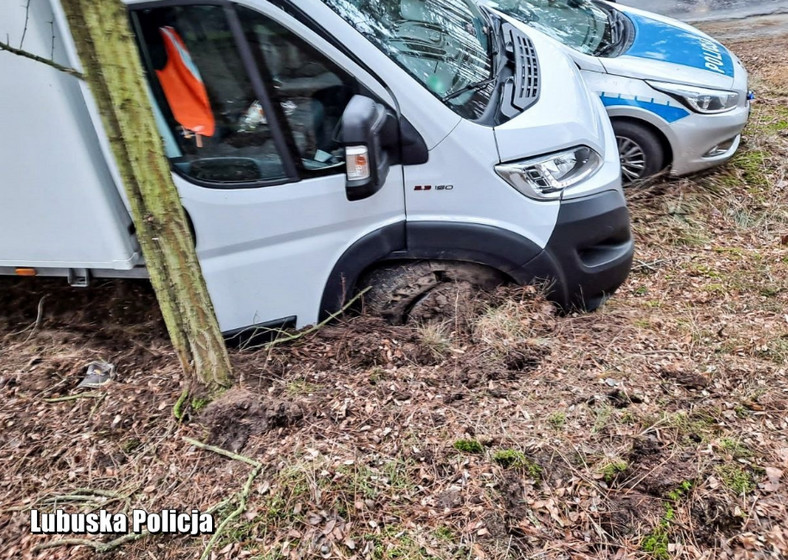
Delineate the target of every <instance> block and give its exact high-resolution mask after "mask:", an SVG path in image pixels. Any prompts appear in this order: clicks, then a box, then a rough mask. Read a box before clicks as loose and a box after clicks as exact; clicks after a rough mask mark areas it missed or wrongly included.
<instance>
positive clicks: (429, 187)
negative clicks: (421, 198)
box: [413, 185, 454, 191]
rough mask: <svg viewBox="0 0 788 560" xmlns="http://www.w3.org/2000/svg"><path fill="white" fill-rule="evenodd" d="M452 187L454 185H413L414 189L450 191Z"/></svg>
mask: <svg viewBox="0 0 788 560" xmlns="http://www.w3.org/2000/svg"><path fill="white" fill-rule="evenodd" d="M453 189H454V185H416V186H415V187H413V190H414V191H450V190H453Z"/></svg>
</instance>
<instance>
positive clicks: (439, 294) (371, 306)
mask: <svg viewBox="0 0 788 560" xmlns="http://www.w3.org/2000/svg"><path fill="white" fill-rule="evenodd" d="M504 282H506V276H505V275H504V274H502V273H501V272H499V271H497V270H494V269H492V268H489V267H487V266H483V265H480V264H476V263H466V262H453V261H446V262H443V261H414V262H400V263H396V264H387V265H384V266H381V267H379V268H376V269H374V270H372V271H371V272H370V273H368V274H366V275H365V276H364V277H363V278H362V280H361V288H362V289H363V288H365V287H368V288H369V290H368V291H367V292H366V293H365V294H364V310H365V311H366V312H368V313H371V314H374V315H380V316H382V317H383V318H384V319H386V320H387V321H388V322H390V323H392V324H394V325H403V324H405V323H407V322H428V321H435V320H445V319H448V318H450V317H452V316H454V314H455V312H456V310H457V309H458V307H460V306H461V305H462V302H463V301H467V298H470V297H472V296H473V294H474V292H475V290H483V291H490V290H493V289H494V288H496V287H498V286H500V285H501V284H503V283H504Z"/></svg>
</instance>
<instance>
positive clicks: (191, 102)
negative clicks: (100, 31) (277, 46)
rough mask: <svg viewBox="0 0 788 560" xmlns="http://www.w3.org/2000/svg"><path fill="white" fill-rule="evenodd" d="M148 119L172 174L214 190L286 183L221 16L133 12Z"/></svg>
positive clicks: (210, 10)
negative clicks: (150, 104) (149, 101)
mask: <svg viewBox="0 0 788 560" xmlns="http://www.w3.org/2000/svg"><path fill="white" fill-rule="evenodd" d="M136 18H137V22H138V32H139V33H140V34H141V37H139V41H140V44H141V46H142V47H143V49H142V50H143V57H144V58H145V61H146V63H147V66H148V78H149V81H150V84H151V90H152V92H153V98H154V104H155V107H154V115H155V117H156V121H157V124H158V126H159V130H160V132H161V134H162V137H163V138H164V141H165V149H166V152H167V156H168V157H169V159H170V161H171V163H172V165H173V167H174V168H175V169H176V170H177V171H179V172H180V173H182V174H183V175H185V176H187V177H189V178H192V179H196V180H198V181H204V182H207V183H216V184H217V185H222V186H229V187H232V186H233V185H235V184H238V183H256V182H261V181H272V180H273V181H277V180H282V179H284V178H285V177H286V174H285V170H284V167H283V165H282V160H281V157H280V155H279V153H278V151H277V149H276V145H275V143H274V140H273V138H272V136H271V132H270V127H269V124H268V121H267V118H266V115H265V114H263V111H262V108H261V106H260V102H259V101H258V100H257V98H256V96H255V94H254V92H253V88H252V85H251V81H250V79H249V77H248V76H247V74H246V71H245V69H244V66H243V62H242V59H241V57H240V55H239V53H238V49H237V47H236V42H235V39H234V37H233V34H232V32H231V31H230V28H229V25H228V23H227V19H226V16H225V12H224V9H223V8H222V7H220V6H175V7H165V8H155V9H145V10H140V11H138V12H136Z"/></svg>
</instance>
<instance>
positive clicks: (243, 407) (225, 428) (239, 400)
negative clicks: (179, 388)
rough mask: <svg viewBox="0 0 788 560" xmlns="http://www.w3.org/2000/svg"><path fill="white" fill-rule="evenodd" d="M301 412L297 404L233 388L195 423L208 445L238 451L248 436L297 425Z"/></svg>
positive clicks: (302, 415)
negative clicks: (203, 431)
mask: <svg viewBox="0 0 788 560" xmlns="http://www.w3.org/2000/svg"><path fill="white" fill-rule="evenodd" d="M303 417H304V411H303V409H302V408H301V406H299V405H298V404H297V403H293V402H285V401H277V400H270V399H266V398H265V397H264V396H262V395H259V394H255V393H252V392H250V391H249V390H247V389H243V388H233V389H230V390H229V391H227V392H225V393H224V394H222V396H221V397H219V398H218V399H216V400H214V401H213V402H211V403H210V404H208V406H206V407H205V409H204V410H203V411H202V412H201V413H200V415H199V417H198V418H197V421H198V422H199V423H201V424H203V425H204V426H206V427H207V428H208V430H209V436H208V443H210V444H212V445H217V446H219V447H222V448H224V449H229V450H230V451H240V450H241V449H243V447H244V445H246V442H247V440H248V439H249V436H252V435H254V436H259V435H262V434H264V433H266V432H267V431H269V430H272V429H274V428H280V427H285V426H291V425H295V424H297V423H298V422H299V421H301V420H302V419H303Z"/></svg>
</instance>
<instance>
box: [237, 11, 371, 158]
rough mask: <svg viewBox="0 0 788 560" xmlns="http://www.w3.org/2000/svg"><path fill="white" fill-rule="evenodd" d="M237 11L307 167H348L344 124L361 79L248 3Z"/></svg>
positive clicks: (264, 76) (264, 77) (265, 79)
mask: <svg viewBox="0 0 788 560" xmlns="http://www.w3.org/2000/svg"><path fill="white" fill-rule="evenodd" d="M236 10H237V12H238V17H239V19H240V20H241V22H242V25H243V27H244V33H245V35H246V39H247V41H248V42H249V44H250V45H251V46H252V51H253V54H254V56H255V57H256V58H257V59H258V65H259V66H260V71H261V74H262V75H263V79H264V81H265V82H266V83H268V84H271V86H272V87H271V88H269V90H270V91H271V92H272V93H271V95H272V98H273V99H274V105H275V106H277V107H278V108H280V109H281V112H282V114H283V121H284V122H285V123H286V126H287V127H288V128H289V131H290V133H291V135H292V140H293V143H294V144H295V147H296V150H297V152H298V156H299V157H300V159H301V163H302V165H303V167H304V169H305V170H306V171H318V170H328V169H332V170H333V171H335V172H338V173H341V172H344V149H343V147H342V143H341V138H340V136H339V132H340V130H339V127H340V122H341V119H342V113H343V112H344V110H345V106H346V105H347V104H348V102H349V101H350V98H351V97H353V94H354V93H356V90H357V87H356V81H355V80H354V79H353V78H352V77H351V76H350V75H348V74H347V73H346V72H345V71H344V70H342V69H340V68H339V67H338V66H337V65H336V64H334V63H333V62H332V61H330V60H329V59H328V58H326V57H325V56H324V55H323V54H321V53H320V52H318V51H317V50H316V49H315V48H314V47H312V46H311V45H309V44H308V43H306V42H305V41H304V40H303V39H301V38H300V37H298V36H296V35H295V34H294V33H293V32H292V31H290V30H288V29H287V28H285V27H283V26H282V25H280V24H278V23H276V22H275V21H272V20H270V19H268V18H267V17H265V16H263V15H262V14H260V13H258V12H255V11H253V10H250V9H247V8H243V7H240V6H238V7H236Z"/></svg>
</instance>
